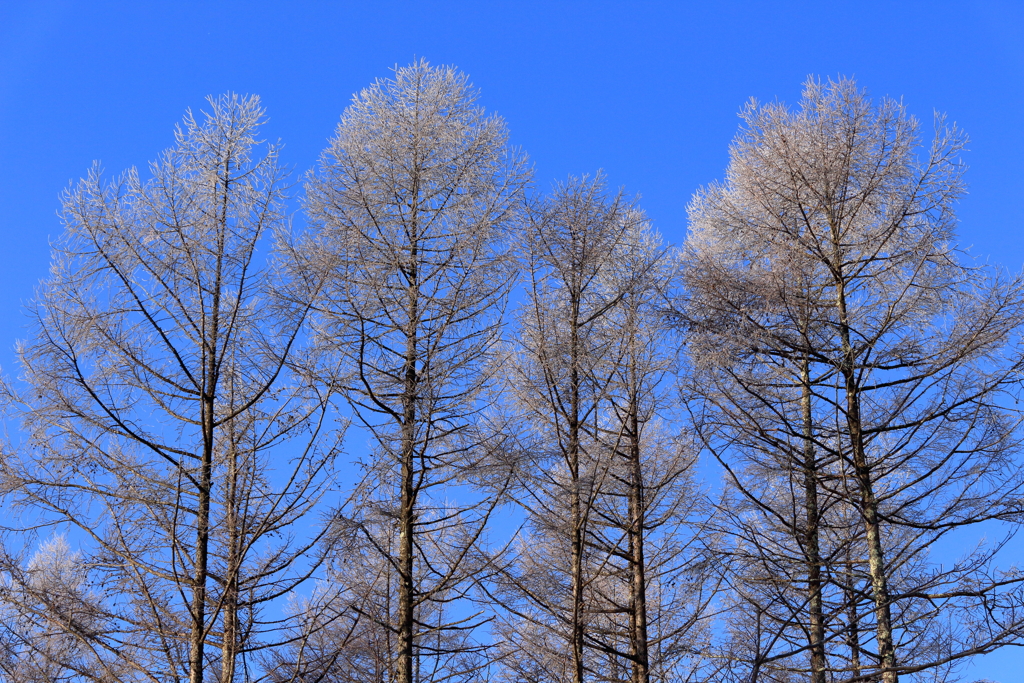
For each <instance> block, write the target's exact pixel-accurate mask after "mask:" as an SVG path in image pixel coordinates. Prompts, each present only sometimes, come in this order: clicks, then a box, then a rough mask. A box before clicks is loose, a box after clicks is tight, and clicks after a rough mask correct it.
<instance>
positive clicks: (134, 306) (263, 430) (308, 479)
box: [0, 95, 338, 683]
mask: <svg viewBox="0 0 1024 683" xmlns="http://www.w3.org/2000/svg"><path fill="white" fill-rule="evenodd" d="M210 106H211V111H210V113H208V114H205V115H204V116H203V117H201V118H198V119H197V118H195V117H193V116H192V114H191V113H189V114H188V115H187V116H186V117H185V121H184V125H183V127H181V128H179V130H178V131H177V135H176V145H175V146H174V147H173V148H172V149H170V150H169V151H167V152H166V153H164V154H163V155H162V156H161V157H160V158H159V160H158V161H156V162H154V163H153V164H152V165H151V169H150V170H151V175H152V177H151V179H149V180H143V179H142V178H141V177H140V176H139V174H138V173H137V172H136V171H135V170H131V171H129V172H128V173H127V174H126V175H125V176H124V177H123V178H122V179H121V180H120V181H119V182H117V183H114V184H105V183H104V182H103V180H102V179H101V176H100V172H99V170H98V169H94V170H93V171H92V172H91V173H90V174H89V176H88V177H87V178H86V179H84V180H82V181H81V182H79V183H78V184H77V185H76V186H74V187H73V188H71V189H70V190H68V191H67V193H66V194H65V195H64V198H63V220H64V225H65V233H64V237H63V238H62V239H61V241H60V242H59V243H58V246H57V251H56V256H55V260H54V265H53V268H52V272H51V276H50V278H49V279H48V280H47V281H46V282H45V283H44V286H43V288H42V289H41V291H40V293H39V295H38V297H37V299H36V301H35V304H34V306H33V307H32V309H31V310H32V314H33V329H32V337H31V338H30V340H29V341H27V342H25V343H24V344H22V345H21V347H20V349H19V355H20V360H21V364H22V373H23V374H22V380H23V382H22V383H21V384H16V383H14V382H8V383H6V384H5V385H4V389H5V392H6V398H7V400H8V408H9V410H10V411H11V412H12V413H13V414H14V415H15V416H16V417H17V418H19V419H20V421H21V426H22V430H23V433H24V435H25V438H24V440H23V441H22V442H21V443H12V444H10V445H9V449H8V452H7V453H6V454H5V457H4V458H3V460H2V464H0V492H2V494H3V497H4V503H5V505H7V506H9V507H8V510H11V511H14V510H17V511H19V512H20V516H18V517H13V516H12V517H9V518H8V520H9V521H8V530H11V531H15V532H17V533H18V536H17V538H18V539H20V542H21V543H22V544H23V546H27V545H30V544H31V541H32V538H33V537H34V536H33V534H32V533H31V532H32V530H40V529H42V530H45V529H54V530H55V531H61V532H62V533H66V536H65V538H66V539H67V540H66V541H63V542H64V543H66V544H70V543H73V544H74V545H76V546H78V547H79V550H77V551H75V552H70V551H68V552H61V553H55V552H50V553H43V555H40V554H39V553H37V554H36V556H35V557H36V559H34V560H32V561H31V562H29V563H28V564H27V566H26V564H25V563H23V562H21V561H20V560H19V555H18V552H17V548H16V546H14V545H10V544H8V546H7V549H8V550H9V552H6V551H5V553H4V555H3V557H2V561H3V567H2V569H3V571H4V572H5V575H6V580H5V581H4V583H3V584H2V588H0V597H2V599H3V601H4V602H6V606H7V609H8V613H9V614H10V613H12V612H13V613H14V614H15V618H14V619H13V621H12V622H10V623H12V624H15V625H16V629H20V630H21V631H22V632H28V633H32V632H36V633H40V632H46V633H53V634H60V637H61V638H63V639H65V640H66V641H67V642H68V643H69V644H70V643H73V645H74V646H73V647H70V646H69V647H67V648H64V649H63V650H59V649H53V648H49V647H48V646H47V643H46V642H45V641H44V640H39V639H36V638H29V639H26V640H24V641H23V642H22V643H21V645H20V646H19V652H20V655H19V656H18V657H16V658H15V659H14V660H13V661H15V663H16V664H17V665H18V666H21V664H24V663H25V662H27V661H32V660H34V659H41V660H47V663H48V665H51V666H58V667H63V669H64V670H66V671H68V672H71V673H70V674H69V675H73V676H74V677H76V678H79V679H85V680H103V681H112V680H113V681H118V680H124V681H129V680H132V681H134V680H151V681H157V680H160V681H167V680H174V681H178V680H188V681H190V682H191V683H202V681H204V680H209V679H210V678H211V677H213V678H219V679H220V680H222V681H233V680H237V679H238V678H240V677H250V676H251V674H252V672H253V670H254V669H258V667H259V663H258V659H257V657H258V655H257V652H260V651H266V650H267V649H272V646H273V645H274V644H275V643H278V642H279V641H280V640H282V639H284V636H281V634H282V632H284V631H285V630H286V627H287V625H288V624H287V623H282V622H281V620H279V619H278V618H277V616H276V615H274V614H272V613H270V612H272V611H273V610H276V609H277V608H276V607H274V606H273V603H274V601H275V600H277V599H279V598H280V597H281V596H283V595H285V594H286V593H288V592H289V591H291V590H292V589H294V588H296V587H298V586H299V585H301V584H302V583H303V581H305V580H306V579H307V578H308V577H309V576H310V575H311V573H312V572H314V571H315V569H316V567H317V566H318V565H319V564H320V562H322V556H321V555H322V553H320V551H319V550H317V549H318V548H320V547H321V544H320V541H321V540H323V539H324V538H325V534H326V533H327V529H328V528H327V527H326V526H322V525H321V528H320V529H319V530H315V529H314V530H313V531H311V532H307V531H305V530H304V531H301V532H299V531H297V529H298V528H299V527H298V526H297V525H298V523H299V522H300V521H303V520H304V519H307V520H308V519H309V516H310V515H311V514H312V513H313V511H314V510H315V508H316V507H317V505H318V503H319V501H320V500H321V497H322V496H323V494H324V493H325V492H326V491H327V490H328V489H329V487H330V486H331V485H332V484H333V482H332V478H333V475H332V465H333V462H334V460H335V458H336V456H337V453H338V448H337V439H336V438H335V437H333V436H332V435H331V434H330V429H329V427H328V425H329V421H327V418H328V402H327V398H328V396H327V394H325V393H324V390H323V389H321V388H318V387H317V386H316V385H315V384H314V383H313V382H312V381H311V378H310V377H309V376H308V375H307V374H306V373H304V372H302V371H301V366H302V365H304V363H298V362H297V361H299V360H300V357H301V356H302V353H300V350H299V348H298V341H299V337H300V330H301V329H302V324H303V321H304V319H305V317H306V313H307V310H308V300H309V298H310V297H311V296H312V294H313V291H311V287H312V288H314V289H315V283H313V282H292V283H283V282H278V283H275V280H276V278H277V275H278V274H280V273H281V272H283V270H280V269H276V268H275V267H274V266H273V265H270V264H268V265H261V263H260V262H261V260H262V257H261V256H260V252H259V249H260V245H262V244H267V242H268V238H269V237H270V236H271V235H272V233H273V231H275V230H284V228H285V227H286V217H285V214H284V213H283V205H282V201H283V198H284V196H283V181H284V174H283V173H282V171H281V170H280V169H279V167H278V165H277V154H276V151H275V149H274V148H273V147H269V148H267V149H266V150H265V151H263V153H262V154H260V153H258V152H259V148H258V146H257V145H258V142H257V140H256V137H255V136H256V134H257V131H258V128H259V124H260V121H261V119H262V118H263V110H262V109H261V107H260V105H259V100H258V99H257V98H255V97H236V96H233V95H229V96H223V97H219V98H211V99H210ZM278 285H281V286H280V287H279V286H278ZM285 286H287V287H288V288H291V289H292V290H293V294H297V293H298V292H299V291H300V290H310V291H307V295H308V296H304V297H299V298H304V299H306V300H307V303H306V304H302V303H299V304H296V303H294V301H293V300H292V299H290V298H282V297H279V296H277V295H276V293H275V292H276V290H278V289H281V288H283V287H285ZM18 520H20V521H21V524H20V525H19V524H18ZM310 521H311V520H310ZM304 526H305V525H304ZM12 527H13V529H12ZM53 543H55V541H50V542H49V545H45V544H44V546H43V547H44V548H54V547H56V546H54V545H53ZM47 557H48V558H49V559H48V560H47V559H46V558H47ZM47 562H48V564H46V563H47ZM40 563H43V564H46V566H43V565H41V564H40ZM65 575H67V576H73V577H75V578H74V579H73V580H72V581H70V582H69V583H68V585H67V587H66V588H67V590H66V591H65V593H64V594H63V596H62V597H61V599H60V600H56V601H55V600H53V599H52V598H53V593H52V590H53V581H51V580H50V579H47V578H45V577H55V576H65ZM279 636H280V637H279ZM62 652H63V653H65V654H68V655H69V656H68V657H67V658H64V657H63V654H61V653H62ZM243 672H245V673H244V675H243ZM8 674H9V675H11V676H12V677H15V674H14V673H12V672H8Z"/></svg>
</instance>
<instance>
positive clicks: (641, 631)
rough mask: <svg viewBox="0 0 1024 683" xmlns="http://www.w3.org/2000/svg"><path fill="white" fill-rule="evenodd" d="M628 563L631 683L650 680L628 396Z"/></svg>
mask: <svg viewBox="0 0 1024 683" xmlns="http://www.w3.org/2000/svg"><path fill="white" fill-rule="evenodd" d="M628 419H629V432H630V434H629V436H630V441H629V460H630V469H631V472H630V482H629V484H630V485H629V562H630V565H632V566H631V569H632V572H631V574H630V585H629V588H630V593H631V595H630V613H629V617H630V633H629V635H630V641H631V642H630V649H631V650H632V655H633V676H632V683H650V677H651V673H650V661H649V657H648V652H647V577H646V563H645V560H644V524H645V521H646V514H645V509H644V480H643V468H642V467H641V463H640V420H639V418H638V415H637V397H636V395H635V392H634V395H633V396H632V397H631V405H630V410H629V418H628Z"/></svg>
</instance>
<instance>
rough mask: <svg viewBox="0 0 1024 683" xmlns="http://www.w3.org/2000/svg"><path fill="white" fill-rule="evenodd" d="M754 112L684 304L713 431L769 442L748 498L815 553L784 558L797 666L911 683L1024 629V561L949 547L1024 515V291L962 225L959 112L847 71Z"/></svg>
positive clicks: (725, 438)
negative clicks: (1022, 376) (982, 256)
mask: <svg viewBox="0 0 1024 683" xmlns="http://www.w3.org/2000/svg"><path fill="white" fill-rule="evenodd" d="M742 117H743V120H744V123H745V125H744V127H743V129H742V130H741V132H740V133H739V135H738V136H737V137H736V139H735V141H734V142H733V145H732V149H731V159H730V164H729V169H728V173H727V177H726V180H725V182H723V183H721V184H717V185H712V186H711V187H709V188H707V189H705V190H703V191H702V192H700V193H699V194H698V195H697V197H696V198H695V199H694V201H693V204H692V205H691V209H690V213H691V221H692V232H691V235H690V237H689V239H688V242H687V247H686V249H687V269H686V275H685V277H686V289H687V293H686V296H685V297H683V299H682V300H681V306H680V310H679V316H680V322H681V323H683V324H684V325H685V326H686V328H687V333H688V339H689V342H688V346H689V354H690V358H691V360H692V362H693V363H694V364H695V366H697V367H698V368H699V369H700V370H701V372H702V374H701V377H703V378H705V380H706V381H708V382H709V383H710V386H709V390H708V392H707V394H708V400H707V401H705V402H704V403H703V404H702V407H701V410H704V411H706V412H707V413H708V414H709V415H710V416H711V417H710V420H709V422H707V423H706V424H711V425H713V428H712V430H711V431H709V432H707V434H708V436H709V437H710V438H709V443H710V445H711V446H712V447H715V448H721V449H722V451H721V453H722V460H723V462H724V463H726V464H730V463H731V464H735V465H736V469H734V470H732V474H733V476H732V480H733V483H734V484H735V486H736V487H737V488H742V487H743V486H744V481H745V478H744V475H743V474H742V472H741V467H740V464H739V463H740V462H741V460H742V459H744V458H746V459H747V462H748V463H749V462H751V459H753V460H754V461H756V464H757V466H758V467H759V468H760V476H761V477H763V485H762V486H760V487H759V488H752V489H748V490H747V491H746V494H745V495H743V497H745V498H746V500H747V502H748V504H749V505H751V506H754V507H757V508H759V510H758V513H757V514H759V515H760V516H761V518H762V519H763V520H767V521H770V522H771V523H772V524H773V525H774V527H775V529H776V530H784V531H783V532H782V535H783V536H787V537H788V538H789V539H790V541H789V542H788V543H787V544H785V545H784V546H778V553H776V556H777V557H779V562H780V564H781V565H784V566H785V567H786V568H787V569H786V571H788V572H792V571H793V569H792V568H794V567H795V566H797V565H803V567H804V569H803V570H802V571H801V572H798V573H790V574H789V578H788V579H787V578H783V579H781V580H782V581H788V582H789V583H790V584H791V585H792V584H793V583H794V582H795V583H797V584H798V587H801V590H802V597H801V598H800V602H801V603H802V604H803V605H805V607H803V609H802V610H801V617H800V618H802V619H805V620H806V621H805V623H799V624H792V626H793V627H795V628H796V629H800V630H802V631H803V633H804V635H803V639H804V644H805V645H804V648H805V651H806V652H807V653H808V654H809V657H808V661H807V665H806V666H805V668H803V669H802V672H800V673H798V672H797V671H796V670H794V671H792V673H791V674H789V675H810V676H811V678H812V680H828V679H827V678H825V676H826V672H828V673H827V675H828V676H830V677H831V678H832V680H881V681H884V682H885V683H895V682H896V681H897V680H898V679H899V677H900V676H901V675H904V674H913V673H916V672H923V671H931V672H933V673H935V672H939V673H941V672H943V671H948V670H949V669H950V668H952V667H954V666H956V664H957V663H958V662H959V661H962V660H963V659H964V658H966V657H969V656H972V655H974V654H978V653H984V652H989V651H991V650H993V649H995V648H997V647H999V646H1001V645H1005V644H1010V643H1019V642H1020V637H1021V630H1020V629H1021V616H1020V615H1021V611H1020V608H1021V604H1022V602H1021V601H1022V597H1024V595H1022V592H1021V585H1020V581H1021V575H1020V573H1019V572H1018V571H1017V570H1016V569H1015V568H1014V567H1013V566H1008V565H1005V564H1002V562H1005V559H1003V560H1001V555H1000V554H999V552H998V551H999V547H1000V544H999V543H998V542H997V543H985V542H984V541H983V540H980V539H979V545H978V546H977V547H976V548H974V549H972V550H968V551H967V552H965V553H964V554H963V555H962V556H960V557H958V558H956V559H954V560H952V561H951V562H944V563H941V564H940V563H938V562H936V561H935V558H933V557H931V556H930V553H931V552H932V551H933V550H934V549H935V547H936V544H937V543H938V542H939V541H940V540H942V539H943V538H946V537H948V536H949V534H950V533H951V532H952V531H954V530H960V533H966V532H967V530H968V529H970V528H972V527H975V526H976V525H979V524H984V523H985V522H990V521H991V522H998V521H999V520H1017V519H1019V515H1020V513H1021V490H1022V484H1024V479H1022V476H1021V473H1020V471H1019V467H1018V466H1017V463H1016V460H1015V457H1016V455H1017V453H1018V452H1019V445H1020V444H1019V433H1018V424H1019V416H1018V414H1017V412H1016V410H1015V409H1014V408H1013V405H1014V404H1013V401H1012V400H1011V399H1012V397H1013V394H1014V392H1015V390H1016V387H1017V385H1018V382H1019V370H1020V351H1019V347H1018V335H1019V332H1020V328H1021V324H1022V322H1024V298H1022V288H1021V282H1020V280H1019V279H1017V278H1008V277H1006V276H1003V275H1000V274H998V273H993V272H992V271H990V270H988V269H985V268H981V267H976V266H973V265H971V264H970V263H969V262H966V261H965V259H964V257H963V256H962V255H961V254H960V253H958V251H957V249H956V247H955V233H954V225H955V215H954V211H953V207H954V204H955V202H956V200H957V198H958V197H959V196H960V194H961V192H962V191H963V182H962V170H963V167H962V165H961V163H960V162H959V155H960V152H961V150H962V149H963V144H964V138H963V136H962V134H961V133H960V132H959V131H957V130H956V129H954V128H948V127H944V126H943V125H941V121H940V122H939V123H940V125H939V126H938V129H937V133H936V136H935V139H934V141H933V142H932V144H931V146H930V148H929V149H928V150H927V151H926V152H924V153H923V154H922V153H921V141H920V134H919V132H918V124H917V122H916V121H915V120H914V119H913V118H912V117H910V116H908V115H907V113H906V112H905V110H904V108H903V106H902V105H901V104H899V103H898V102H895V101H893V100H889V99H885V100H882V101H881V103H879V104H878V105H874V104H872V102H871V101H870V100H869V99H868V98H867V97H866V96H865V94H864V93H863V92H862V91H860V90H859V89H858V88H857V87H856V85H855V84H854V83H853V82H852V81H849V80H839V81H829V82H826V83H820V82H816V81H809V82H808V83H807V84H806V86H805V90H804V96H803V99H802V101H801V103H800V106H799V107H798V108H797V109H795V110H790V109H788V108H787V107H785V106H784V105H782V104H769V105H758V104H756V103H752V104H751V105H749V106H748V107H747V108H746V109H744V110H743V113H742ZM734 444H735V446H736V447H735V448H732V446H733V445H734ZM770 458H774V463H770V462H769V459H770ZM767 465H771V466H770V467H768V466H767ZM746 481H749V479H746ZM764 493H768V494H769V495H764ZM816 497H817V505H815V498H816ZM783 508H788V509H785V510H784V509H783ZM851 522H852V523H853V524H855V525H856V531H854V528H853V527H851V526H850V525H851ZM826 526H827V527H828V528H829V529H832V531H829V534H832V535H833V536H834V538H831V539H830V540H828V541H827V542H826V540H825V538H826V533H825V528H826ZM812 536H813V537H812ZM761 538H763V539H764V542H763V543H762V545H761V547H760V549H759V552H761V553H762V554H764V555H766V556H767V555H769V554H771V553H772V552H775V551H773V549H772V548H771V547H770V543H771V540H770V534H765V535H762V536H761ZM787 553H789V557H788V558H786V557H783V556H784V555H785V554H787ZM782 574H783V575H785V574H786V572H782ZM774 579H778V575H777V574H776V575H766V576H762V577H761V580H762V581H771V580H774ZM795 580H796V581H795ZM740 588H742V586H740ZM826 592H829V593H831V594H833V595H835V596H836V599H835V601H834V603H833V607H832V608H827V607H825V606H824V604H823V598H822V597H821V596H822V594H823V593H826ZM791 604H796V603H795V602H792V601H791ZM791 618H792V617H791ZM826 626H827V628H825V627H826ZM780 628H781V627H780ZM822 645H825V646H826V647H822ZM791 652H792V651H791ZM750 675H751V676H754V677H756V676H757V675H758V672H757V670H756V667H755V669H754V670H752V671H751V672H750ZM779 675H780V676H782V678H780V679H779V680H788V679H787V678H785V675H784V672H780V674H779Z"/></svg>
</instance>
